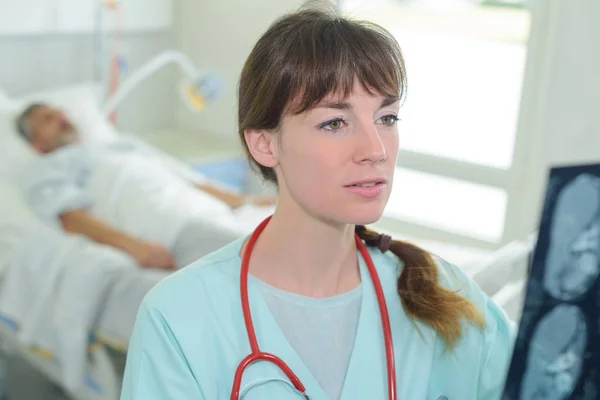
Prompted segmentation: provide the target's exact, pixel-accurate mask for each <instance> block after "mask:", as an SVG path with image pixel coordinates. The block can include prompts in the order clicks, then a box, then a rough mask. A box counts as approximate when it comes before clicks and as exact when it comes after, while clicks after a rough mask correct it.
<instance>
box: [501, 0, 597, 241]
mask: <svg viewBox="0 0 600 400" xmlns="http://www.w3.org/2000/svg"><path fill="white" fill-rule="evenodd" d="M538 3H539V4H537V7H538V8H536V13H535V14H534V18H536V19H535V20H534V24H533V31H532V43H531V45H530V52H531V57H530V60H529V66H528V75H529V76H528V77H527V79H526V83H525V88H524V98H523V107H522V116H521V123H520V131H521V133H522V135H521V139H522V140H523V141H524V142H523V144H524V145H523V146H521V150H522V151H521V152H520V154H516V157H518V160H517V161H518V162H521V163H522V164H521V166H522V169H521V172H524V174H523V175H522V177H521V179H519V185H520V188H519V189H520V192H521V193H522V197H521V198H520V199H519V201H517V204H516V205H515V207H518V211H519V212H518V213H516V214H513V215H516V216H515V217H513V218H515V221H512V226H513V229H515V230H517V231H518V232H520V233H525V232H528V231H531V230H533V229H536V228H537V224H538V220H539V214H540V208H541V205H542V200H543V193H544V190H545V184H546V177H547V173H548V169H549V168H550V167H551V166H555V165H563V164H579V163H587V162H600V43H599V42H600V24H598V18H599V17H600V2H598V1H597V0H575V1H573V0H554V1H546V0H538ZM534 46H535V47H534Z"/></svg>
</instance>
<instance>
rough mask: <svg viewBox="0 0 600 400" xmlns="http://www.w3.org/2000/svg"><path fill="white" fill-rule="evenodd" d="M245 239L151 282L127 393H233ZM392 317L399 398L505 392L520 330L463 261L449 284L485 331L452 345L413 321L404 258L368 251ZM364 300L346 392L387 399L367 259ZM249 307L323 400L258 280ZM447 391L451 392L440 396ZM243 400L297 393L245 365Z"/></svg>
mask: <svg viewBox="0 0 600 400" xmlns="http://www.w3.org/2000/svg"><path fill="white" fill-rule="evenodd" d="M243 243H244V239H241V240H238V241H236V242H234V243H232V244H230V245H228V246H226V247H224V248H222V249H221V250H218V251H217V252H215V253H212V254H211V255H209V256H207V257H205V258H203V259H201V260H199V261H198V262H196V263H195V264H193V265H191V266H189V267H186V268H184V269H182V270H180V271H178V272H176V273H174V274H173V275H171V276H170V277H168V278H166V279H165V280H164V281H162V282H161V283H159V284H158V285H157V286H156V287H155V288H153V289H152V290H151V291H150V292H149V293H148V295H147V296H146V298H145V299H144V301H143V304H142V306H141V308H140V310H139V313H138V316H137V321H136V324H135V328H134V332H133V335H132V339H131V342H130V345H129V350H128V356H127V365H126V369H125V377H124V382H123V390H122V394H121V400H166V399H177V400H188V399H189V400H192V399H193V400H217V399H229V396H230V391H231V386H232V382H233V376H234V373H235V370H236V367H237V366H238V364H239V362H240V361H241V360H242V359H243V358H244V357H246V356H247V355H248V354H249V353H250V346H249V343H248V338H247V336H246V330H245V325H244V318H243V316H242V309H241V306H240V294H239V293H240V292H239V282H240V280H239V272H240V265H241V259H240V256H239V253H240V249H241V246H242V244H243ZM370 254H371V257H372V258H373V261H374V263H375V265H376V268H377V270H378V273H379V277H380V280H381V282H382V284H383V288H384V293H385V297H386V299H387V305H388V311H389V317H390V321H391V327H392V334H393V341H394V349H395V357H396V374H397V391H398V399H403V400H429V399H431V400H437V399H448V400H496V399H499V398H500V396H501V394H502V393H501V392H502V388H503V384H504V380H505V376H506V371H507V368H508V365H509V361H510V357H511V354H512V349H513V344H514V336H515V330H514V325H513V324H512V323H511V322H509V320H508V319H507V317H506V315H505V314H504V312H503V311H502V310H501V309H499V308H498V307H497V306H496V305H495V304H494V303H493V302H492V301H491V300H490V299H489V298H488V297H487V296H486V295H485V294H484V293H483V292H482V291H481V290H480V289H479V287H477V286H476V284H474V283H473V282H472V280H471V279H470V278H468V277H466V276H465V275H464V274H463V273H462V272H461V271H460V270H459V269H458V268H456V267H454V266H452V265H449V264H448V263H445V262H443V261H441V260H440V261H438V263H439V268H440V276H441V280H442V282H443V284H444V285H446V286H447V287H449V288H451V289H454V290H459V291H460V293H461V294H462V295H463V296H466V297H467V298H469V299H470V300H471V301H472V302H473V303H474V304H475V305H476V306H477V307H478V308H479V309H480V310H481V311H482V312H483V313H484V316H485V320H486V323H487V326H486V328H485V329H481V328H476V327H474V326H471V325H468V324H465V326H464V330H463V335H462V338H461V340H460V341H459V343H458V344H457V346H456V347H455V348H454V349H453V351H450V352H449V351H447V350H446V349H445V347H444V344H443V341H442V340H441V338H440V337H438V336H437V335H436V333H435V332H434V331H433V330H432V329H431V328H429V327H428V326H426V325H423V324H421V323H419V322H412V321H411V320H409V318H408V317H407V315H406V313H405V312H404V310H403V308H402V305H401V302H400V299H399V297H398V294H397V292H396V278H397V276H398V274H399V272H400V270H401V268H402V267H401V263H400V262H399V261H398V259H397V258H396V257H395V256H393V255H392V254H390V253H389V252H388V253H386V254H382V253H381V252H380V251H379V250H378V249H374V248H372V249H370ZM359 259H360V260H361V261H360V271H361V278H362V282H363V284H362V285H361V286H362V291H363V293H362V300H361V301H362V304H361V312H360V317H359V323H358V328H357V333H356V339H355V344H354V349H353V351H352V355H351V359H350V363H349V366H348V371H347V374H346V379H345V383H344V386H343V389H342V394H341V399H343V400H350V399H353V400H354V399H357V400H364V399H378V400H379V399H381V400H383V399H387V381H386V379H387V378H386V376H387V372H386V357H385V350H384V343H383V335H382V330H381V321H380V314H379V308H378V305H377V300H376V297H375V292H374V291H373V286H372V282H371V279H370V277H369V273H368V271H367V270H366V266H365V264H364V262H363V260H362V258H361V257H359ZM248 287H249V289H248V291H249V297H250V307H251V310H252V317H253V321H254V327H255V330H256V334H257V338H258V342H259V346H260V348H261V350H262V351H266V352H270V353H273V354H275V355H277V356H279V357H281V358H282V359H283V360H284V361H285V362H286V363H287V364H288V365H289V366H290V368H291V369H292V371H294V373H295V374H296V375H297V376H298V377H299V378H300V380H301V381H302V383H303V384H304V385H305V387H306V389H307V392H306V393H307V394H308V395H309V396H310V399H312V400H331V399H327V396H326V395H325V394H324V392H323V390H322V389H321V387H320V386H319V384H318V383H317V381H316V380H315V378H314V377H313V376H311V374H310V372H309V371H308V369H307V367H306V366H305V365H304V364H303V362H302V360H301V359H300V357H299V356H298V354H296V352H295V351H294V349H293V348H292V346H291V345H290V344H289V343H288V341H287V340H286V338H285V336H284V334H283V332H282V331H281V329H280V328H279V326H278V324H277V321H276V320H275V318H274V317H273V315H272V314H271V312H270V311H269V307H268V306H267V304H266V302H265V300H264V298H263V297H262V296H261V292H260V289H259V287H258V284H257V283H256V282H253V280H250V282H249V286H248ZM443 396H445V397H443ZM240 398H242V399H246V400H257V399H277V400H286V399H290V400H292V399H301V398H302V397H301V396H299V394H298V393H297V392H296V391H295V389H294V388H293V386H292V385H291V383H290V382H289V380H288V379H287V378H286V377H285V375H284V374H283V373H282V372H281V371H280V370H279V369H278V368H277V367H276V366H274V365H273V364H270V363H267V362H263V361H260V362H257V363H255V364H252V365H251V366H250V367H249V368H247V369H246V371H245V372H244V375H243V379H242V386H241V396H240Z"/></svg>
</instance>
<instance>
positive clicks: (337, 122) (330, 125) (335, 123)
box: [319, 118, 346, 131]
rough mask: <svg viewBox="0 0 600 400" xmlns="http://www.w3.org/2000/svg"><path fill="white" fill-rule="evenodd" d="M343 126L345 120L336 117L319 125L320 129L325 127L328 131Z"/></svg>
mask: <svg viewBox="0 0 600 400" xmlns="http://www.w3.org/2000/svg"><path fill="white" fill-rule="evenodd" d="M345 126H346V121H344V120H343V119H342V118H336V119H333V120H331V121H327V122H324V123H322V124H321V125H320V126H319V127H320V128H321V129H326V130H328V131H337V130H339V129H342V128H343V127H345Z"/></svg>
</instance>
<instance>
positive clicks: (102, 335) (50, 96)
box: [0, 84, 534, 400]
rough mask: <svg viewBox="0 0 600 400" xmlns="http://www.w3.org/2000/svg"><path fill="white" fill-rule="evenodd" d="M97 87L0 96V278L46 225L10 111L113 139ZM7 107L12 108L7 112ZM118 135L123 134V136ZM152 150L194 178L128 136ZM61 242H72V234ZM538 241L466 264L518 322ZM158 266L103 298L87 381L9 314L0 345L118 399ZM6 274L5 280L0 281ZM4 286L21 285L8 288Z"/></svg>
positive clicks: (81, 398)
mask: <svg viewBox="0 0 600 400" xmlns="http://www.w3.org/2000/svg"><path fill="white" fill-rule="evenodd" d="M97 98H98V96H97V88H96V87H95V86H94V85H91V84H82V85H74V86H71V87H66V88H60V89H57V90H55V91H50V92H45V93H37V94H31V95H29V96H27V97H24V98H21V99H19V100H18V101H15V100H14V99H8V98H6V96H4V97H3V96H2V94H1V93H0V198H2V204H0V276H1V277H5V276H6V275H7V274H9V273H11V271H15V269H19V268H26V266H25V265H18V264H15V262H14V260H15V259H17V257H16V254H18V253H19V252H25V251H27V247H28V246H30V245H31V241H35V240H36V237H37V238H38V239H37V240H39V236H36V235H40V232H41V231H44V230H45V229H46V228H45V227H42V224H41V223H40V221H39V220H37V219H36V218H35V217H34V216H33V215H32V214H31V212H29V211H27V210H26V209H25V207H24V204H25V201H24V199H23V198H22V197H21V195H20V193H19V191H18V190H17V189H16V187H17V180H18V171H19V170H20V169H22V168H23V167H24V166H25V165H26V164H27V163H28V162H30V161H31V160H32V159H33V158H34V157H35V155H34V154H31V152H30V151H29V150H28V148H26V146H24V143H20V142H19V139H17V134H16V133H15V132H14V128H13V127H12V119H10V118H8V117H9V116H12V115H13V113H12V111H14V110H15V108H16V106H17V105H18V106H22V105H24V104H26V103H28V102H30V101H33V100H42V101H47V102H49V103H52V104H56V105H58V106H60V107H62V108H63V109H65V110H66V111H67V112H68V113H69V115H70V116H72V119H73V120H74V122H75V124H76V125H78V126H79V127H80V128H81V129H80V130H81V132H85V137H84V138H83V140H87V141H104V140H109V139H111V138H114V136H115V135H117V133H116V132H115V131H114V129H113V128H112V127H111V126H110V125H109V124H108V122H107V121H106V120H105V118H104V116H103V115H102V113H101V112H100V108H99V107H98V102H97ZM7 110H11V112H8V111H7ZM118 135H119V136H120V137H123V134H121V133H118ZM129 140H131V141H133V142H135V143H137V145H139V146H140V148H144V149H145V150H146V151H147V152H148V153H149V154H153V155H154V156H156V157H157V158H158V159H160V160H161V161H163V162H164V163H166V164H167V165H168V166H169V167H171V168H172V169H173V170H174V171H177V172H178V173H179V174H181V175H182V176H185V177H187V178H190V179H193V178H194V176H195V173H194V171H193V169H192V168H190V167H189V166H188V165H186V164H184V163H182V162H181V161H179V160H176V159H174V158H172V157H170V156H169V155H167V154H165V153H163V152H161V151H160V150H158V149H154V148H151V147H149V146H148V145H146V144H144V143H143V142H141V141H139V140H137V139H135V137H134V136H129ZM262 217H263V216H262V215H251V216H249V217H248V218H246V219H244V220H241V221H240V223H241V224H245V226H246V227H247V228H248V229H249V228H250V227H252V226H254V225H255V224H256V222H257V221H258V220H260V219H261V218H262ZM64 240H74V239H73V238H68V239H64ZM533 245H534V241H533V238H527V239H525V240H523V241H519V242H515V243H512V244H510V245H508V246H506V247H505V248H503V249H501V250H499V251H497V252H495V253H493V254H492V255H491V256H489V257H487V258H485V259H483V260H478V261H477V262H476V263H474V264H473V265H470V266H468V268H465V269H466V270H468V271H470V272H471V274H472V276H473V277H474V278H475V280H476V281H477V282H478V283H479V284H480V285H481V286H482V288H483V289H484V290H485V291H486V292H487V293H488V294H489V295H490V296H491V297H492V298H493V299H494V300H495V301H497V302H498V303H499V304H500V305H501V306H502V307H504V308H505V309H506V310H507V312H508V314H509V316H511V317H512V318H513V319H518V316H519V314H520V304H521V301H522V288H523V282H524V279H525V277H526V273H527V265H528V260H529V259H530V254H531V252H532V249H533ZM164 276H165V273H163V272H160V271H147V270H143V271H140V270H132V271H129V272H126V273H123V274H122V275H120V276H119V279H118V280H117V281H116V283H115V284H114V285H113V286H112V287H111V288H110V290H109V291H108V292H107V293H106V295H105V298H104V299H103V305H102V308H101V309H100V311H99V313H98V315H96V316H94V320H95V324H94V329H93V330H92V332H90V333H89V338H88V340H87V351H86V360H85V368H84V369H85V371H84V374H83V375H84V379H83V383H82V384H81V385H78V386H74V387H69V386H68V385H67V386H65V385H64V374H63V371H62V369H63V366H62V365H61V355H60V354H53V353H52V352H49V351H48V350H47V349H44V348H40V347H32V346H30V345H24V344H23V341H22V340H21V339H20V336H19V334H20V332H19V329H20V322H19V321H18V320H15V319H14V318H12V317H11V316H9V315H1V314H0V341H1V346H2V349H3V350H4V351H5V352H10V353H11V354H14V353H16V354H18V355H19V356H20V357H22V358H23V359H25V360H27V361H28V362H29V363H30V364H31V365H32V366H33V367H35V368H36V369H38V370H39V371H41V372H42V373H44V374H45V375H46V376H47V377H48V378H49V379H50V380H52V381H53V382H55V383H56V384H57V385H59V386H61V387H63V389H64V390H65V391H66V392H67V394H68V395H69V396H70V397H71V398H73V399H74V400H115V399H117V398H118V395H119V391H120V384H121V380H120V379H121V374H120V371H119V367H118V360H115V359H114V356H112V355H111V354H115V353H117V354H119V353H121V354H123V353H124V352H125V351H126V349H127V345H128V340H129V335H130V333H131V330H132V328H133V324H134V321H135V314H136V311H137V306H138V305H139V302H140V301H141V300H142V298H143V296H144V294H145V293H146V292H147V291H148V290H149V289H150V288H151V287H152V286H154V285H155V284H156V283H157V282H158V281H160V280H161V279H163V278H164ZM0 279H1V278H0ZM5 290H17V289H15V288H7V287H3V285H2V284H1V283H0V293H1V292H2V291H5Z"/></svg>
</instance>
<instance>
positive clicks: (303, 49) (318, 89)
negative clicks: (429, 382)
mask: <svg viewBox="0 0 600 400" xmlns="http://www.w3.org/2000/svg"><path fill="white" fill-rule="evenodd" d="M356 78H357V79H358V81H359V82H360V83H361V84H362V85H363V87H364V89H365V90H367V91H368V92H370V93H378V94H381V95H384V96H386V97H393V98H398V99H399V100H401V99H402V98H403V97H404V95H405V91H406V69H405V66H404V60H403V58H402V53H401V50H400V46H399V45H398V43H397V42H396V40H395V39H394V37H393V36H392V35H391V34H390V33H389V32H388V31H386V30H385V29H384V28H382V27H380V26H378V25H376V24H373V23H370V22H366V21H353V20H350V19H347V18H342V17H340V16H339V15H337V13H336V11H335V9H334V8H333V6H330V7H327V5H326V4H323V3H321V4H319V5H318V6H315V5H309V6H308V7H304V8H302V9H300V10H299V11H297V12H295V13H292V14H288V15H286V16H284V17H282V18H280V19H279V20H277V21H276V22H275V23H273V25H271V27H270V28H269V29H268V30H267V32H265V33H264V34H263V36H262V37H261V38H260V39H259V40H258V42H257V44H256V45H255V47H254V49H253V50H252V52H251V53H250V55H249V57H248V59H247V60H246V63H245V64H244V68H243V70H242V74H241V78H240V82H239V89H238V96H239V98H238V123H239V135H240V138H241V140H242V143H243V145H244V147H245V149H246V152H247V155H248V158H249V160H250V162H251V163H252V164H253V167H255V168H257V169H258V171H259V172H260V174H261V175H262V176H263V178H264V179H265V180H267V181H270V182H272V183H274V184H275V185H276V184H277V181H276V175H275V171H274V170H273V169H271V168H269V167H265V166H263V165H260V164H258V163H257V162H256V161H255V160H254V159H253V158H252V156H251V155H250V153H249V150H248V147H247V144H246V141H245V138H244V132H245V131H246V130H249V129H264V130H271V131H273V130H276V129H277V128H278V127H279V124H280V122H281V118H282V116H283V115H284V113H294V114H299V113H302V112H304V111H307V110H309V109H310V108H311V107H313V106H314V105H316V104H317V103H318V102H319V101H321V100H322V99H323V98H324V97H325V96H326V95H328V94H330V93H340V94H341V95H343V96H348V95H350V94H351V92H352V90H353V88H354V81H355V79H356ZM356 233H357V234H358V235H359V236H360V238H361V239H363V240H364V241H365V243H366V245H367V246H377V245H378V242H379V238H380V235H379V234H378V233H376V232H374V231H372V230H368V229H367V228H365V227H364V226H361V225H359V226H357V227H356ZM389 249H390V251H391V252H392V253H394V254H395V255H396V256H398V257H399V258H400V259H401V260H402V262H403V263H404V268H403V271H402V273H401V274H400V277H399V278H398V293H399V295H400V298H401V300H402V304H403V306H404V308H405V310H406V312H407V313H408V315H409V316H411V317H412V318H415V319H417V320H420V321H421V322H423V323H425V324H428V325H430V326H431V327H432V328H434V329H435V330H436V331H437V332H438V333H439V334H440V335H441V336H442V337H443V339H444V341H445V343H446V344H447V345H448V346H449V347H452V346H453V345H454V344H455V342H456V341H457V340H458V339H459V338H460V335H461V330H462V329H461V320H467V321H468V322H471V323H474V324H476V325H480V326H481V325H483V317H482V315H481V312H480V311H479V310H477V308H476V307H475V306H474V305H473V304H472V303H471V302H469V301H468V300H466V299H465V298H463V297H461V296H459V295H458V294H456V293H454V292H453V291H450V290H448V289H446V288H444V287H443V286H441V285H440V284H439V282H438V280H439V276H438V275H439V274H438V267H437V265H436V263H435V260H433V258H432V257H431V255H430V254H429V253H427V252H426V251H424V250H421V249H420V248H418V247H416V246H414V245H412V244H409V243H405V242H400V241H393V242H392V243H391V245H390V248H389Z"/></svg>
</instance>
